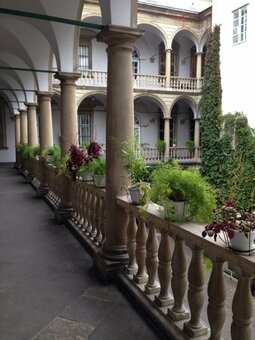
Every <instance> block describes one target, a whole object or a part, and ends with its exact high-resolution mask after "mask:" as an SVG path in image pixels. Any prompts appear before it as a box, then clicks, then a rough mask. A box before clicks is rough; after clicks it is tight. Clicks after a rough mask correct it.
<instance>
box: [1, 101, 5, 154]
mask: <svg viewBox="0 0 255 340" xmlns="http://www.w3.org/2000/svg"><path fill="white" fill-rule="evenodd" d="M0 105H1V104H0ZM4 148H6V124H5V105H1V106H0V149H4Z"/></svg>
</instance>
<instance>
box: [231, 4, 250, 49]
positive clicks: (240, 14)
mask: <svg viewBox="0 0 255 340" xmlns="http://www.w3.org/2000/svg"><path fill="white" fill-rule="evenodd" d="M246 40H247V6H243V7H241V8H239V9H237V10H236V11H234V12H233V44H234V45H235V44H238V43H240V42H243V41H246Z"/></svg>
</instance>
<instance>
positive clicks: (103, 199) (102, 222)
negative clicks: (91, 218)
mask: <svg viewBox="0 0 255 340" xmlns="http://www.w3.org/2000/svg"><path fill="white" fill-rule="evenodd" d="M101 210H102V213H101V219H100V230H101V235H102V237H101V242H100V245H103V244H104V242H105V196H103V197H102V205H101Z"/></svg>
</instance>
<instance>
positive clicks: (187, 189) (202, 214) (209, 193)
mask: <svg viewBox="0 0 255 340" xmlns="http://www.w3.org/2000/svg"><path fill="white" fill-rule="evenodd" d="M151 198H152V201H154V202H155V203H157V204H160V205H164V206H165V205H168V206H169V207H171V205H172V203H171V202H172V201H173V200H174V201H182V200H185V201H187V203H188V215H189V217H190V218H193V219H196V220H198V221H201V222H209V221H210V220H211V217H212V216H211V214H212V210H213V209H214V207H215V206H216V200H215V194H214V192H213V189H212V188H211V186H210V185H209V184H208V183H207V181H206V180H205V179H204V178H203V177H202V176H201V175H200V173H199V171H198V170H197V169H192V168H188V169H182V168H181V167H180V166H178V165H176V164H174V165H165V164H164V165H162V166H161V167H159V168H158V169H157V170H155V171H154V172H153V174H152V183H151ZM170 218H172V219H173V216H170Z"/></svg>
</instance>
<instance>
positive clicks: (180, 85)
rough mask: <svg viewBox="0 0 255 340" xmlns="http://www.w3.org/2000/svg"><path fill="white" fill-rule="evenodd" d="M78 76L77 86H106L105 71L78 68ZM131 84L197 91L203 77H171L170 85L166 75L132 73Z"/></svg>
mask: <svg viewBox="0 0 255 340" xmlns="http://www.w3.org/2000/svg"><path fill="white" fill-rule="evenodd" d="M78 73H80V74H81V76H80V78H79V79H78V80H77V81H76V85H77V86H91V87H105V88H106V86H107V72H104V71H97V70H89V69H88V70H83V69H79V70H78ZM52 82H53V85H59V84H60V82H59V80H58V79H55V78H54V77H53V80H52ZM133 86H134V88H135V89H151V90H166V89H168V90H171V91H186V92H198V91H201V89H202V86H203V78H191V77H171V78H170V85H167V82H166V76H162V75H150V74H140V73H134V74H133Z"/></svg>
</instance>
